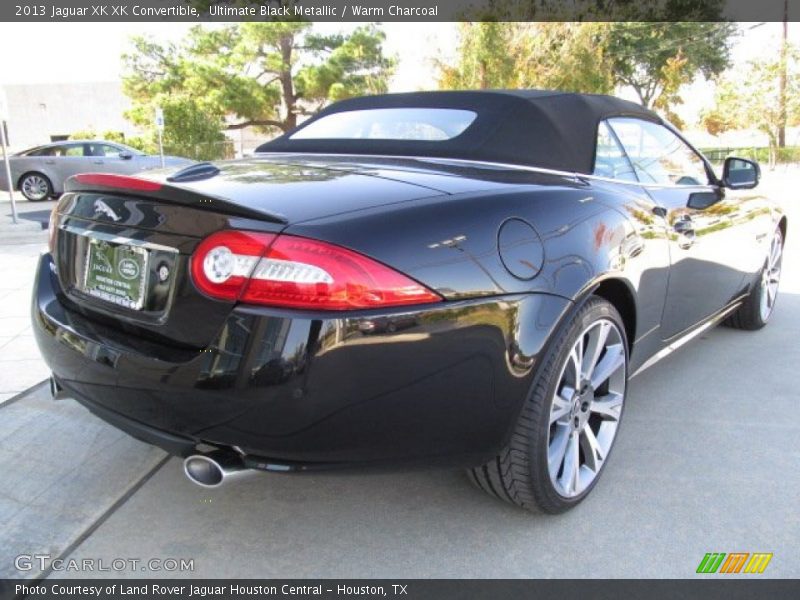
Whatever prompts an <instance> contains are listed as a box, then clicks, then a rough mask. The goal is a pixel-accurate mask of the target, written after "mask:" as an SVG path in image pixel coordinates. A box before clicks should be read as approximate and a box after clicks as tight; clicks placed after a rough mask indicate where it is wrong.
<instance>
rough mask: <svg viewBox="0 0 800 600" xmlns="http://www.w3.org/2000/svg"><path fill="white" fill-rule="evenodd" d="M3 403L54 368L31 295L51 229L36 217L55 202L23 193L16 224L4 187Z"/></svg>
mask: <svg viewBox="0 0 800 600" xmlns="http://www.w3.org/2000/svg"><path fill="white" fill-rule="evenodd" d="M0 194H2V196H3V200H2V201H0V404H2V403H3V402H5V401H6V400H8V399H10V398H12V397H13V396H15V395H16V394H19V393H20V392H22V391H24V390H26V389H28V388H30V387H31V386H33V385H35V384H37V383H39V382H40V381H42V379H44V378H45V377H47V376H48V370H47V368H46V367H45V365H44V363H43V362H42V360H41V358H40V357H39V350H38V349H37V348H36V344H35V343H34V340H33V335H32V334H31V326H30V310H29V306H30V298H31V287H32V286H33V273H34V269H35V268H36V261H37V259H38V257H39V254H40V253H41V251H42V249H43V248H44V247H45V246H46V245H47V233H46V232H45V231H44V230H43V229H42V228H41V225H40V224H39V223H37V222H34V221H33V220H30V215H31V213H35V215H36V216H39V215H41V214H42V213H47V212H49V211H50V209H51V208H52V205H53V204H54V202H53V201H50V202H36V203H33V202H27V201H25V200H24V199H23V200H22V201H20V196H19V194H17V212H18V214H19V217H20V218H19V224H18V225H12V223H11V218H10V215H11V205H10V203H9V202H8V200H7V198H8V195H7V193H6V192H0ZM25 217H29V218H25Z"/></svg>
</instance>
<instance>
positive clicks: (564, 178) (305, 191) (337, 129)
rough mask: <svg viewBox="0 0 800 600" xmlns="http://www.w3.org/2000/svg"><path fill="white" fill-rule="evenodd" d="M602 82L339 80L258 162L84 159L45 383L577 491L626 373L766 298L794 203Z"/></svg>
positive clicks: (551, 496) (177, 443)
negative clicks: (467, 85) (179, 166)
mask: <svg viewBox="0 0 800 600" xmlns="http://www.w3.org/2000/svg"><path fill="white" fill-rule="evenodd" d="M759 175H760V173H759V168H758V165H756V164H755V163H753V162H750V161H747V160H743V159H738V158H729V159H728V160H727V161H726V162H725V165H724V168H723V169H722V173H721V175H720V176H718V175H716V174H715V173H714V170H713V169H712V167H711V165H710V164H709V163H708V161H707V160H706V159H705V158H704V157H703V156H702V155H701V154H700V153H699V152H698V151H697V150H695V149H694V148H693V147H692V146H691V145H690V144H688V143H687V142H686V140H684V139H683V137H682V136H681V135H680V133H678V132H677V131H676V130H675V129H673V128H672V127H671V126H670V125H669V124H667V123H665V122H664V121H662V120H661V119H660V118H659V117H658V116H657V115H655V114H654V113H652V112H650V111H648V110H645V109H643V108H642V107H640V106H638V105H635V104H632V103H629V102H626V101H623V100H619V99H616V98H611V97H607V96H592V95H578V94H567V93H561V92H546V91H492V92H432V93H416V94H399V95H386V96H377V97H368V98H358V99H353V100H347V101H344V102H340V103H338V104H334V105H333V106H331V107H329V108H327V109H326V110H324V111H322V112H321V113H320V114H319V115H318V116H316V117H314V118H312V119H309V120H308V121H307V122H305V123H304V124H303V125H301V126H300V127H298V128H297V129H295V130H294V131H292V132H290V133H288V134H286V135H284V136H283V137H281V138H279V139H277V140H274V141H272V142H270V143H267V144H265V145H263V146H262V147H261V148H259V152H258V154H257V155H256V156H255V157H253V158H249V159H244V160H237V161H231V162H223V163H218V164H213V165H212V164H208V163H204V164H198V165H193V166H191V167H187V168H184V169H183V170H180V171H172V172H160V173H155V172H153V173H149V174H148V175H146V176H144V177H141V178H134V177H126V176H120V175H106V174H84V175H78V176H76V177H74V178H72V179H71V180H70V181H69V182H68V184H67V193H66V194H65V195H64V196H63V197H62V198H61V200H60V202H59V203H58V206H57V207H56V209H55V210H54V213H53V217H52V219H51V241H50V252H49V253H46V254H44V255H43V256H42V258H41V262H40V264H39V269H38V274H37V282H36V288H35V291H34V297H33V307H32V311H33V321H34V327H35V332H36V337H37V340H38V343H39V347H40V348H41V351H42V354H43V355H44V357H45V360H46V361H47V363H48V364H49V366H50V367H51V369H52V372H53V378H52V387H53V391H54V393H55V394H56V395H65V396H68V397H73V398H75V399H77V400H78V401H79V402H81V403H83V404H84V405H85V406H87V407H88V408H89V409H90V410H92V411H93V412H95V413H96V414H97V415H99V416H100V417H102V418H103V419H106V420H108V421H109V422H111V423H113V424H115V425H117V426H118V427H120V428H122V429H124V430H125V431H127V432H129V433H130V434H131V435H133V436H135V437H137V438H140V439H143V440H146V441H148V442H151V443H153V444H157V445H159V446H161V447H163V448H165V449H167V450H168V451H170V452H172V453H174V454H177V455H180V456H183V457H185V462H184V467H185V471H186V474H187V475H188V476H189V477H190V478H191V479H192V480H194V481H195V482H197V483H200V484H201V485H206V486H210V487H213V486H216V485H219V484H221V483H222V482H223V481H224V480H225V479H226V478H228V477H229V476H230V475H232V474H234V473H242V472H245V471H248V470H256V469H258V470H266V471H302V470H310V469H327V468H333V467H340V466H354V465H358V466H372V465H385V464H389V463H392V464H399V463H403V464H426V465H427V464H434V463H435V464H445V465H461V466H465V467H468V468H469V469H470V470H469V473H470V476H471V478H472V479H473V480H474V481H475V483H476V484H477V485H478V486H479V487H481V488H483V489H484V490H486V491H487V492H489V493H491V494H494V495H496V496H498V497H499V498H502V499H504V500H507V501H510V502H512V503H515V504H517V505H520V506H522V507H525V508H530V509H540V510H543V511H546V512H559V511H563V510H565V509H568V508H570V507H571V506H574V505H575V504H577V503H578V502H580V501H581V500H582V499H583V498H584V497H585V496H586V495H587V494H588V493H589V492H590V491H591V489H592V487H593V486H594V485H595V484H596V483H597V479H598V476H599V474H600V473H601V471H602V469H603V467H604V466H605V464H606V463H607V462H608V458H609V454H610V451H611V449H612V447H613V444H614V440H615V437H616V435H617V432H618V428H619V424H620V420H621V418H622V413H623V407H624V403H625V396H626V389H627V382H628V379H629V378H630V377H631V376H633V375H634V374H635V373H637V372H639V371H641V370H642V369H644V368H646V367H648V366H649V365H651V364H652V363H654V362H655V361H656V360H658V359H659V358H661V357H663V356H664V355H666V354H667V353H669V352H670V351H672V350H674V349H675V348H676V347H678V346H679V345H681V344H682V343H684V342H685V341H687V340H688V339H690V338H691V337H693V336H695V335H697V334H698V333H700V332H702V331H704V330H705V329H706V328H708V327H710V326H711V325H714V324H716V323H718V322H721V321H723V320H724V321H725V322H726V323H729V324H730V325H733V326H735V327H739V328H742V329H758V328H760V327H762V326H764V324H765V323H766V322H767V321H768V320H769V318H770V315H771V313H772V310H773V308H774V306H775V299H776V294H777V288H778V280H779V276H780V268H781V253H782V248H783V240H784V239H785V236H786V219H785V217H784V216H783V214H782V213H781V211H780V210H779V209H778V208H777V206H775V205H774V204H772V203H770V202H768V201H767V200H765V199H764V198H762V197H760V196H758V195H756V194H754V193H752V192H751V191H749V190H751V188H754V187H755V186H756V185H757V183H758V180H759Z"/></svg>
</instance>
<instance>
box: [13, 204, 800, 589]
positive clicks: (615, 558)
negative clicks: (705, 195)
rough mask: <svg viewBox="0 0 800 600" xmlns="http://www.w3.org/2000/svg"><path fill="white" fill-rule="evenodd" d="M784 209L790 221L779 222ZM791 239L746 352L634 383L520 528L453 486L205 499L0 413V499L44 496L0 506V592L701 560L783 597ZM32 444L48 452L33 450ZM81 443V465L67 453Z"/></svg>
mask: <svg viewBox="0 0 800 600" xmlns="http://www.w3.org/2000/svg"><path fill="white" fill-rule="evenodd" d="M787 208H789V210H790V213H792V214H790V218H792V215H793V214H794V213H796V212H797V209H796V208H795V207H794V205H793V204H791V205H789V203H788V202H787ZM798 216H800V215H798ZM791 222H793V223H795V224H796V223H800V220H798V219H794V220H793V221H790V223H791ZM792 231H793V230H792V228H791V225H790V233H789V236H788V237H789V239H788V246H787V252H786V259H785V261H784V265H785V274H784V280H783V283H782V289H781V297H780V299H779V301H778V305H777V308H776V312H775V314H774V317H773V319H774V320H773V322H772V323H771V324H770V325H769V326H768V327H767V328H766V329H764V330H763V331H761V332H757V333H747V332H741V331H736V330H731V329H726V328H717V329H714V330H712V331H710V332H707V333H706V334H705V335H703V336H702V337H701V338H698V339H697V340H696V341H694V342H692V343H691V344H689V345H687V346H686V347H684V348H682V349H681V350H680V351H679V352H677V353H675V354H673V355H672V356H670V357H668V358H667V359H665V360H663V361H662V362H660V363H659V364H657V365H656V366H654V367H652V368H651V369H649V370H647V371H645V372H644V373H643V374H641V375H639V376H638V377H636V378H635V379H634V380H632V382H631V391H630V396H629V399H628V402H627V408H626V414H625V417H624V423H623V426H622V429H621V433H620V437H619V439H618V442H617V445H616V447H615V450H614V456H613V458H612V459H611V461H610V463H609V465H608V467H607V468H606V471H605V474H604V475H603V478H602V480H601V481H600V483H599V485H598V486H597V488H596V489H595V491H594V492H593V493H592V495H591V496H590V498H589V499H588V500H587V501H586V502H584V503H583V504H582V505H581V506H579V507H578V508H577V509H576V510H573V511H571V512H569V513H567V514H565V515H561V516H557V517H552V516H539V515H532V514H528V513H526V512H523V511H520V510H519V509H516V508H514V507H512V506H510V505H507V504H504V503H502V502H500V501H497V500H493V499H491V498H489V497H488V496H486V495H485V494H483V493H482V492H480V491H479V490H477V489H475V488H473V486H472V485H471V484H470V483H469V482H468V480H467V479H466V477H465V476H464V474H463V473H461V472H460V471H454V470H430V471H415V472H396V473H383V474H372V473H370V474H367V473H354V472H342V473H326V474H305V475H279V474H261V473H259V474H256V475H253V476H248V477H245V478H243V479H240V480H239V481H236V482H233V483H231V484H230V485H228V486H226V487H223V488H222V489H219V490H212V491H209V490H204V489H201V488H199V487H196V486H194V485H193V484H191V483H189V482H188V481H187V480H186V479H185V477H184V476H183V473H182V469H181V463H180V461H178V460H175V459H169V460H165V458H164V455H163V454H161V453H160V452H159V451H157V450H154V449H151V448H148V447H145V446H144V445H142V444H139V443H138V442H135V441H133V440H130V439H129V438H127V437H126V436H124V435H123V434H120V433H118V432H116V431H115V430H113V429H111V428H109V427H108V426H106V425H105V424H103V423H100V422H99V421H97V420H96V419H94V418H93V417H91V416H90V415H89V414H88V413H87V412H86V411H84V410H83V409H82V408H80V407H79V406H77V405H76V404H75V403H74V402H73V401H71V400H68V401H63V402H56V403H54V402H52V401H50V400H49V399H47V393H46V390H45V389H43V388H40V389H37V390H35V391H34V392H32V393H30V394H28V395H26V396H23V397H19V398H16V399H15V400H12V401H10V402H9V403H7V404H6V405H5V406H3V407H2V408H0V417H2V418H0V450H5V451H6V454H5V455H3V454H1V453H0V469H2V470H3V472H4V479H5V480H6V481H8V480H7V479H6V478H7V476H6V475H5V473H10V472H12V471H9V469H12V470H13V469H15V468H16V469H17V470H18V471H19V470H20V469H24V474H25V477H23V476H22V474H21V473H18V475H19V476H18V477H17V479H15V480H14V481H22V480H23V479H26V478H27V479H30V478H31V477H33V478H36V477H41V478H42V481H43V482H42V483H41V485H40V488H41V489H38V488H37V489H36V490H31V493H32V494H34V493H35V494H37V495H36V496H35V497H34V498H33V500H32V501H28V502H26V498H25V495H24V494H16V495H15V497H14V499H13V502H11V501H10V500H8V498H6V496H8V495H9V494H5V495H4V496H3V497H2V498H0V512H3V511H4V510H10V507H11V506H13V507H15V509H16V511H17V512H16V513H14V515H15V517H14V519H15V522H16V523H18V527H22V526H23V525H25V528H18V529H16V530H15V531H16V532H17V533H16V537H13V538H9V537H8V535H9V534H8V533H7V532H0V548H1V549H2V550H0V573H3V572H4V573H8V574H13V575H18V576H28V577H30V576H33V575H41V574H47V573H48V571H47V570H45V571H44V572H42V571H41V570H39V569H36V568H34V569H31V570H26V571H18V570H16V569H14V568H13V559H14V557H15V556H17V555H19V554H21V553H34V552H37V551H39V552H43V551H44V552H49V553H51V555H52V556H53V557H57V556H60V557H66V558H76V559H94V560H95V561H97V560H99V559H103V560H104V561H105V562H106V564H110V563H111V561H112V560H113V559H115V558H122V559H131V558H135V559H140V560H147V559H150V558H157V559H162V560H163V559H169V558H174V559H193V560H194V571H192V572H188V571H184V572H158V571H156V572H146V573H143V572H142V571H141V569H140V568H139V569H133V568H126V569H123V570H122V571H109V572H105V573H98V572H88V573H87V572H84V573H80V572H58V573H55V574H54V576H59V577H61V576H68V577H88V576H130V577H135V576H143V575H146V576H149V577H159V576H170V577H181V576H194V577H209V578H213V577H315V578H321V577H370V578H373V577H375V578H381V577H382V578H406V577H408V578H417V577H443V578H458V577H489V578H498V577H656V578H660V577H682V578H686V577H695V576H696V575H695V569H696V568H697V565H698V563H699V562H700V560H701V559H702V558H703V556H704V554H705V553H707V552H726V553H729V552H771V553H773V554H774V557H773V559H772V561H771V562H770V564H769V566H768V568H767V569H766V571H765V572H764V573H763V575H761V577H784V578H796V577H798V576H800V558H798V557H800V511H798V510H797V500H798V498H800V470H798V467H797V465H798V464H799V463H800V444H799V443H798V439H800V420H799V419H798V418H797V415H798V407H799V406H800V404H799V403H798V400H800V394H798V387H797V376H796V373H797V365H798V364H800V344H798V343H797V340H798V339H800V243H797V242H796V240H797V238H798V237H800V236H798V235H793V233H792ZM64 423H70V424H71V425H69V426H66V425H64ZM43 424H48V425H47V426H48V427H49V432H50V434H49V435H44V434H42V433H41V432H40V433H39V434H35V433H32V432H36V430H37V428H39V427H42V426H44V425H43ZM82 427H87V428H89V429H87V430H86V431H87V432H88V433H87V436H88V437H84V438H83V439H88V441H89V442H91V444H92V446H91V451H86V450H85V449H84V450H80V448H79V447H77V448H76V446H79V445H76V443H75V440H76V437H77V438H78V439H81V434H80V433H79V431H80V430H81V428H82ZM26 444H27V446H28V447H26ZM10 446H13V447H10ZM79 450H80V451H79ZM23 454H24V455H27V456H28V460H27V462H25V463H22V466H21V465H20V463H19V457H20V456H21V455H23ZM13 457H17V458H16V460H17V461H18V462H16V463H15V462H14V461H13V460H12V458H13ZM80 461H87V462H86V463H85V464H81V463H80ZM54 469H55V471H56V473H55V474H54V473H53V472H52V471H53V470H54ZM3 487H5V486H3ZM56 499H58V500H56ZM3 500H6V501H7V502H6V504H3ZM65 506H73V509H72V510H71V511H70V510H68V509H66V508H65ZM79 507H82V508H83V510H78V508H79ZM64 514H66V517H63V518H62V515H64ZM45 527H47V528H48V529H47V535H45V533H44V528H45ZM54 528H55V529H54ZM704 577H709V576H704ZM746 577H754V576H752V575H748V576H746ZM756 577H757V576H756Z"/></svg>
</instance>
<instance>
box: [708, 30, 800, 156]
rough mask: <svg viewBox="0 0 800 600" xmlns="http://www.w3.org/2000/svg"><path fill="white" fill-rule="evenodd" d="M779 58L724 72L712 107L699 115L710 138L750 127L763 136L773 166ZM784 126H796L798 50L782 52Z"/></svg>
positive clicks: (799, 92) (778, 118)
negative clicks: (784, 73) (784, 105)
mask: <svg viewBox="0 0 800 600" xmlns="http://www.w3.org/2000/svg"><path fill="white" fill-rule="evenodd" d="M782 67H783V63H782V57H781V56H780V55H776V56H774V57H770V58H760V59H756V60H752V61H750V62H749V63H748V64H747V66H746V67H745V68H744V70H743V71H738V72H737V73H735V76H734V74H732V73H728V74H727V75H726V76H724V77H722V78H721V79H720V81H719V82H718V84H717V89H716V93H715V102H714V108H713V109H711V110H708V111H705V112H704V113H703V114H702V115H701V119H702V123H703V125H704V126H705V128H706V130H707V131H708V132H709V133H710V134H712V135H719V134H720V133H723V132H725V131H729V130H735V129H744V128H748V127H751V128H754V129H757V130H758V131H760V132H762V133H764V134H765V135H766V136H767V140H768V143H769V162H770V166H774V165H775V162H776V158H777V152H778V141H779V132H780V129H781V123H782V122H783V115H782V111H781V104H780V72H781V70H782ZM786 100H787V101H786V124H787V125H790V126H794V125H800V51H799V50H798V48H797V47H795V46H792V45H789V46H788V47H787V50H786Z"/></svg>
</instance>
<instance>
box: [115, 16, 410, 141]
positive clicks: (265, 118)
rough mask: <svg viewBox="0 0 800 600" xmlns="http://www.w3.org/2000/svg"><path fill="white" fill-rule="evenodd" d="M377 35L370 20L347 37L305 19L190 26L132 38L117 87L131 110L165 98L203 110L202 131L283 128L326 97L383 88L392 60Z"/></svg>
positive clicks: (195, 120) (196, 119)
mask: <svg viewBox="0 0 800 600" xmlns="http://www.w3.org/2000/svg"><path fill="white" fill-rule="evenodd" d="M383 41H384V34H383V32H382V31H381V30H380V29H379V28H378V27H377V26H376V25H366V26H361V27H358V28H357V29H355V30H354V31H352V32H351V33H349V34H347V35H344V34H339V35H320V34H318V33H315V32H314V31H313V28H312V25H311V24H310V23H307V22H284V21H274V22H249V23H242V24H239V25H232V26H227V27H223V28H218V29H205V28H203V27H201V26H196V27H193V28H192V29H191V30H190V32H189V34H188V35H187V37H186V39H184V40H183V41H182V42H181V43H179V44H167V45H162V44H158V43H156V42H154V41H152V40H150V39H148V38H142V37H139V38H134V40H133V45H134V50H133V52H131V53H129V54H127V55H126V56H124V62H125V64H126V68H127V75H126V77H125V79H124V86H125V91H126V93H127V94H128V95H129V96H130V97H131V98H132V99H133V100H134V103H135V108H134V111H132V114H134V113H136V112H137V111H138V112H139V113H141V114H143V115H146V114H147V111H148V110H149V109H150V108H152V106H154V105H155V104H156V102H158V103H161V104H162V105H163V104H164V103H165V99H171V100H174V102H177V103H178V104H180V107H181V108H180V111H181V112H182V114H183V115H184V116H188V115H189V114H190V113H193V112H194V113H202V114H203V115H204V116H203V117H198V116H195V117H194V118H193V119H192V122H193V123H196V124H197V125H198V126H199V127H200V128H201V129H203V130H208V131H210V130H211V129H213V126H214V124H215V123H216V128H217V130H218V131H219V130H221V129H223V128H227V129H238V128H242V127H248V126H256V127H260V128H263V129H273V130H279V131H280V132H285V131H289V130H290V129H292V128H294V127H295V126H296V125H297V118H298V116H300V115H310V114H313V113H315V112H316V111H318V110H319V109H320V108H322V107H323V106H324V105H325V104H326V103H327V102H330V101H334V100H339V99H342V98H349V97H352V96H359V95H363V94H368V93H382V92H385V91H386V89H387V82H388V78H389V76H390V75H391V72H392V68H393V65H394V61H393V60H392V59H390V58H388V57H386V56H384V52H383ZM140 108H142V110H143V112H142V110H139V109H140ZM166 110H167V109H166V106H165V117H167V118H166V119H165V121H166V127H167V132H169V130H170V127H171V125H170V119H169V118H168V115H167V114H166ZM175 110H176V111H177V110H178V109H177V108H176V109H175ZM134 118H135V117H134ZM167 132H165V133H167ZM184 133H186V132H184ZM174 134H175V136H177V132H174ZM167 137H169V133H167ZM181 139H184V138H183V137H181Z"/></svg>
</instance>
